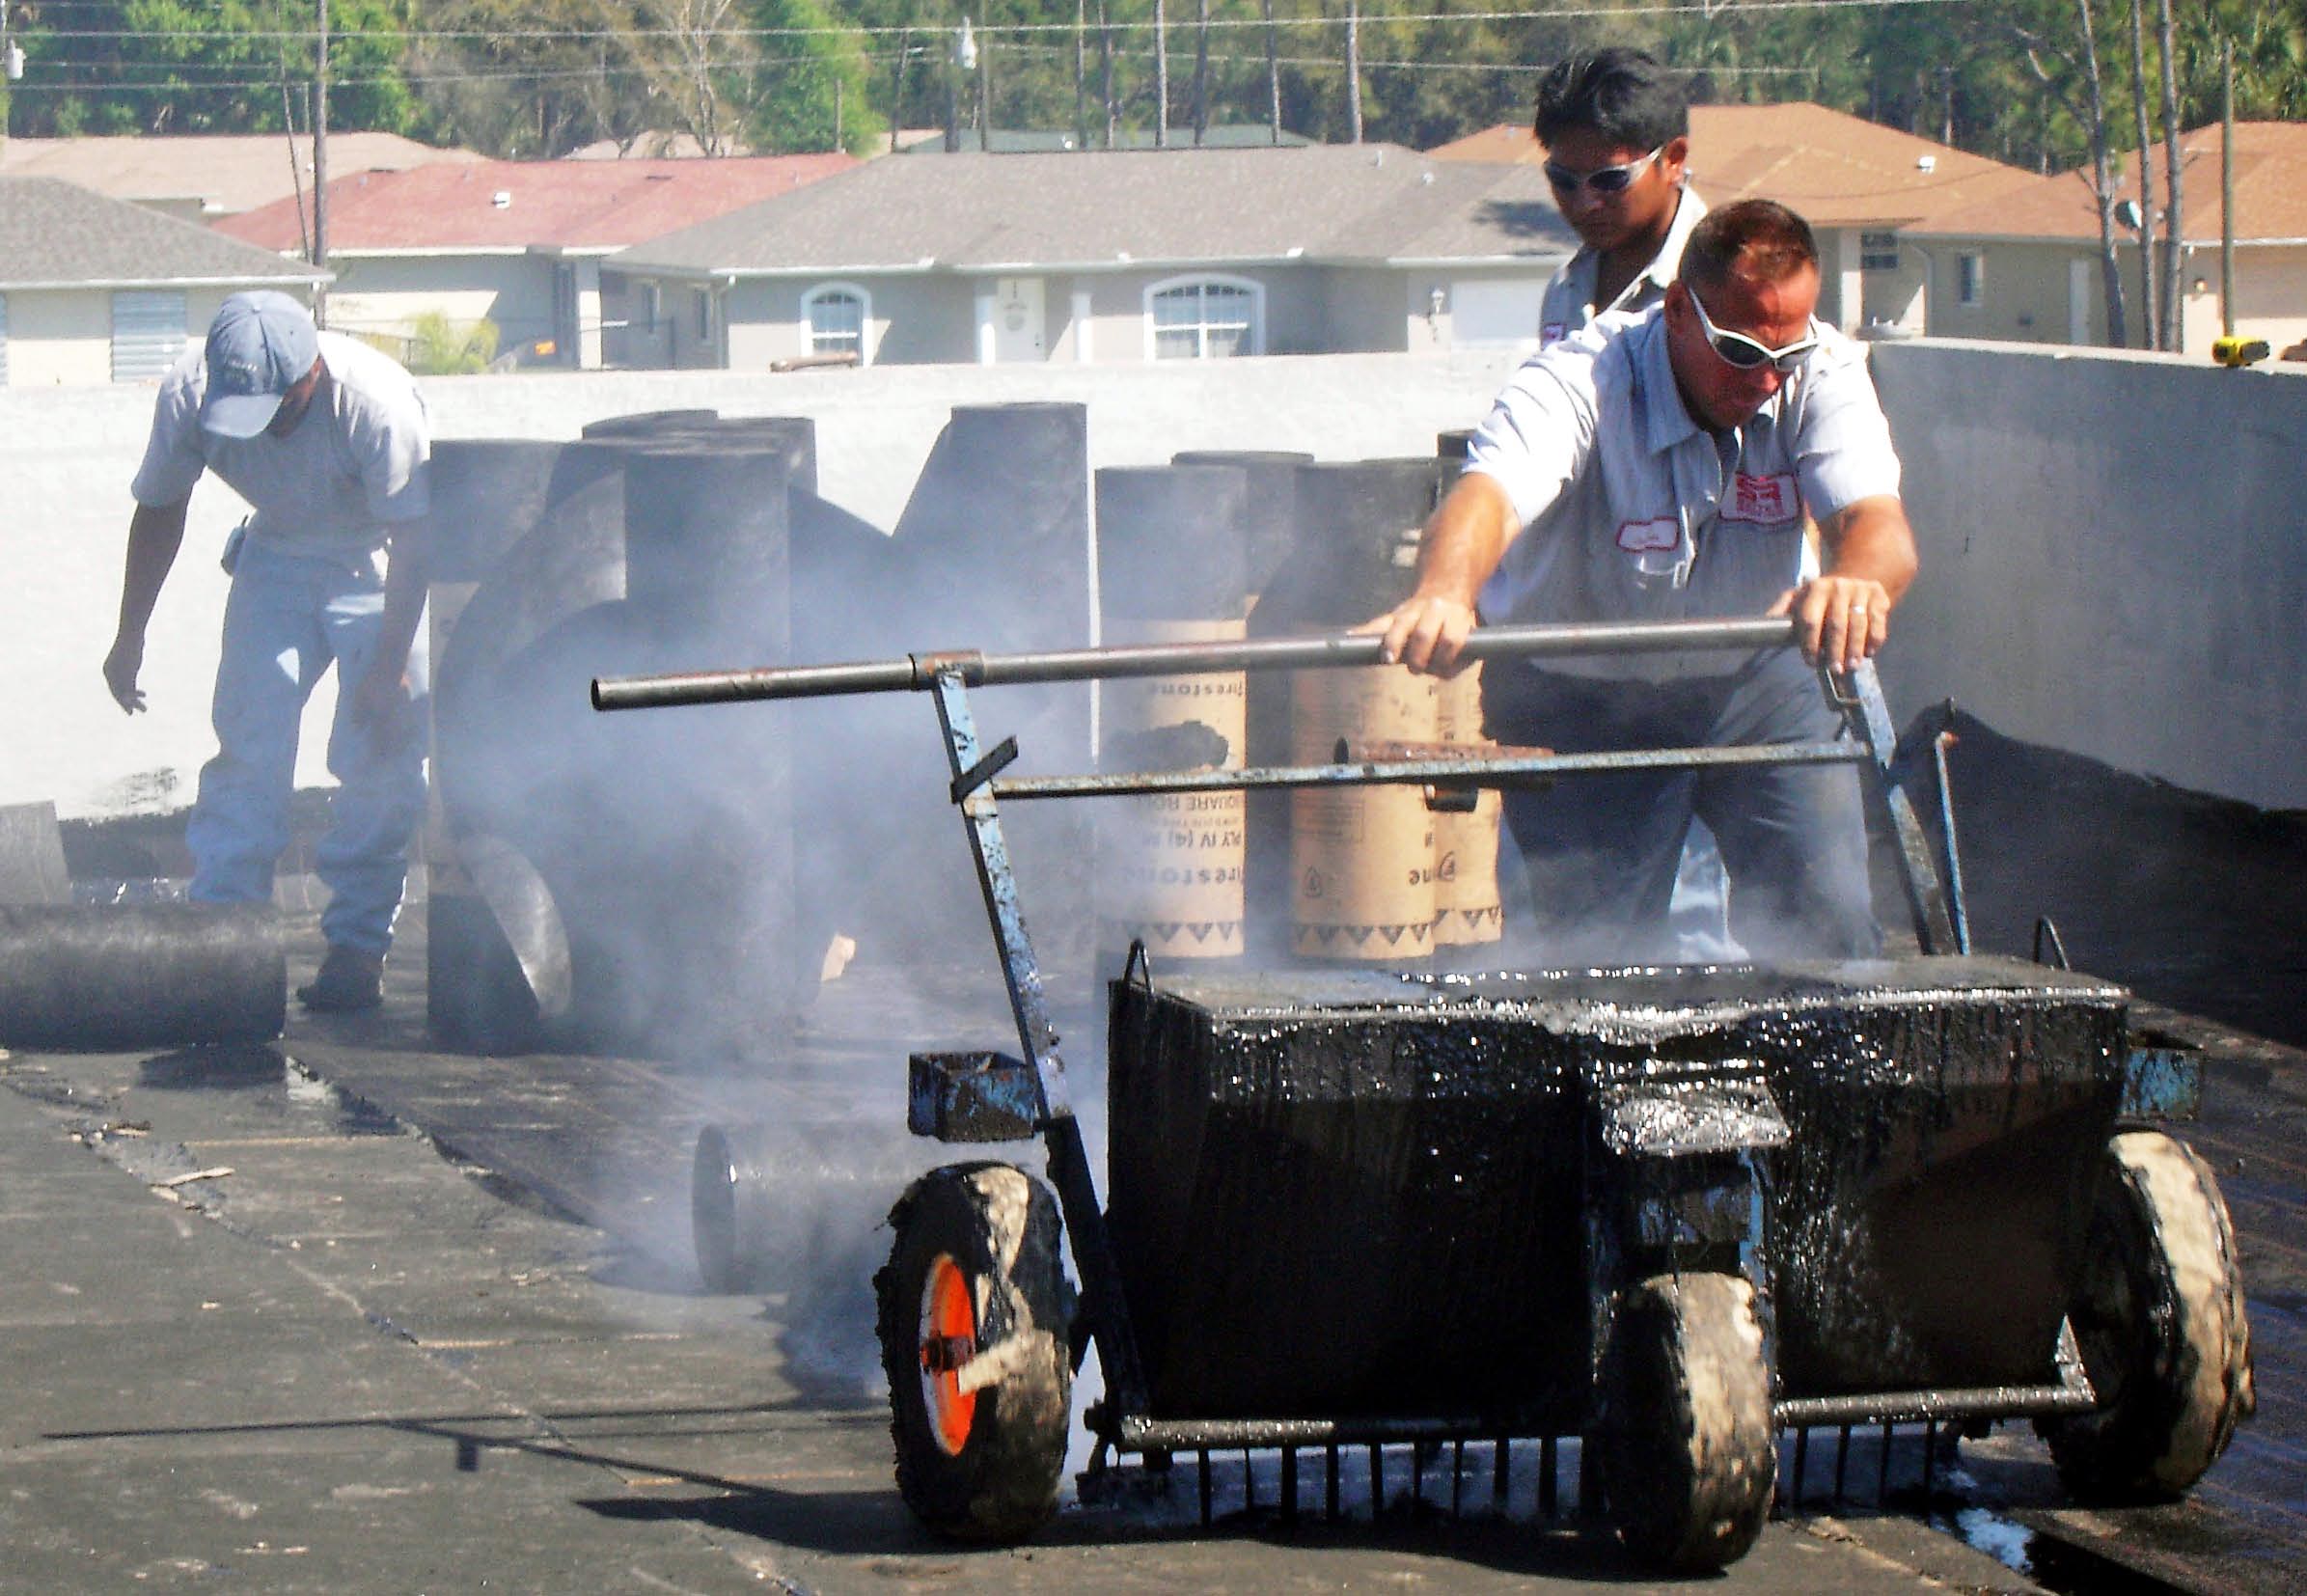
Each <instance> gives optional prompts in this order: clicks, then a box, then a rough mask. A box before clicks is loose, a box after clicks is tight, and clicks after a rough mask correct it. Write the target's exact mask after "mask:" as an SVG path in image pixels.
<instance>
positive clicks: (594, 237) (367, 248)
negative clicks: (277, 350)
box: [217, 154, 858, 369]
mask: <svg viewBox="0 0 2307 1596" xmlns="http://www.w3.org/2000/svg"><path fill="white" fill-rule="evenodd" d="M857 164H858V162H857V161H856V159H855V158H854V157H852V156H849V155H844V154H826V155H774V156H772V155H763V156H747V157H732V158H728V159H720V160H622V161H473V162H467V163H462V164H457V165H434V166H421V167H414V168H411V169H410V170H408V171H405V172H365V173H361V174H359V175H358V176H354V177H346V178H340V179H335V180H333V181H331V182H330V183H329V185H328V218H329V220H328V264H329V266H330V267H331V269H333V270H334V271H335V272H336V274H337V280H336V286H335V287H334V288H333V289H330V291H329V323H330V325H331V326H334V327H338V328H340V329H343V330H344V331H348V332H356V333H365V334H369V335H371V336H375V337H385V338H392V337H402V338H405V337H407V336H408V335H409V332H410V330H411V327H412V325H413V323H414V322H415V320H416V318H417V317H418V316H423V315H425V314H426V313H428V312H430V313H438V314H440V315H442V316H447V317H448V318H449V320H450V321H451V322H452V323H454V324H466V323H474V322H479V321H481V320H483V319H486V320H488V321H491V322H493V323H495V325H496V327H497V331H498V346H499V347H500V348H501V349H504V350H506V351H508V352H509V351H513V350H517V349H525V350H528V351H529V352H530V354H531V355H532V356H533V357H534V358H536V359H538V360H542V361H545V362H549V363H551V364H557V365H562V366H571V367H583V368H587V369H590V368H594V367H598V366H600V365H601V364H602V360H603V349H604V341H603V326H604V313H603V310H602V306H601V296H600V262H601V261H602V260H603V259H604V258H606V257H608V256H611V255H614V254H616V253H617V252H618V251H619V250H622V249H624V248H626V247H627V246H629V245H632V244H636V243H639V242H641V241H642V240H643V239H647V238H654V237H657V236H658V235H659V234H667V233H672V232H675V231H677V230H679V229H683V228H687V227H690V226H692V225H694V224H696V223H698V222H701V221H704V220H705V219H707V218H708V217H714V216H719V215H722V214H724V213H726V212H728V211H730V210H734V209H737V208H738V207H740V206H750V205H754V204H755V203H757V202H759V201H761V200H763V199H765V198H767V197H769V196H770V195H773V194H775V195H782V194H790V193H792V192H794V191H795V190H798V189H801V188H804V187H806V186H807V185H809V184H810V183H814V182H816V181H818V180H819V179H824V178H828V177H831V176H833V175H834V174H836V173H839V172H844V171H847V170H848V169H849V168H851V167H853V166H856V165H857ZM217 228H218V231H219V232H222V233H225V234H230V235H232V236H233V237H235V238H240V239H244V240H246V241H247V242H249V243H253V244H262V245H264V246H266V247H267V248H270V249H276V250H281V251H284V252H289V251H295V250H297V249H298V248H299V247H300V245H301V243H302V236H303V235H302V233H301V229H300V216H299V213H298V211H297V209H296V207H295V206H293V205H292V204H289V203H288V202H285V201H281V202H275V203H274V204H272V205H269V206H263V207H262V208H261V209H258V210H252V211H250V212H248V213H247V214H246V215H243V216H235V217H231V218H228V219H227V220H225V221H223V222H220V223H219V224H217ZM612 319H613V318H612ZM615 331H622V329H615ZM642 336H643V337H644V339H646V338H647V337H648V336H649V334H648V331H647V329H644V330H643V333H642ZM616 342H617V340H616V338H615V337H612V338H611V339H610V340H609V344H611V345H614V344H615V343H616Z"/></svg>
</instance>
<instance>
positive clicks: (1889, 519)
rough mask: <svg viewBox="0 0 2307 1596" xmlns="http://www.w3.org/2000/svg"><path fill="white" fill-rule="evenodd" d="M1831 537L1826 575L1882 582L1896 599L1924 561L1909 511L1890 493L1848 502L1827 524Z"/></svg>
mask: <svg viewBox="0 0 2307 1596" xmlns="http://www.w3.org/2000/svg"><path fill="white" fill-rule="evenodd" d="M1821 530H1822V532H1823V534H1824V537H1825V539H1826V574H1827V575H1828V576H1847V577H1855V578H1858V579H1860V580H1862V581H1870V582H1875V583H1878V584H1880V585H1881V589H1882V592H1883V594H1884V595H1885V596H1886V597H1887V598H1888V599H1889V600H1890V602H1891V603H1893V604H1896V603H1897V602H1898V601H1899V600H1900V599H1901V598H1903V597H1905V596H1906V592H1907V590H1908V589H1909V587H1911V586H1913V583H1914V572H1915V569H1916V566H1917V564H1918V560H1917V557H1916V555H1915V552H1914V532H1913V529H1912V528H1910V527H1909V526H1908V524H1907V511H1906V509H1905V507H1903V506H1902V505H1901V504H1900V503H1899V501H1898V500H1897V499H1894V498H1891V497H1889V496H1887V495H1885V496H1883V497H1881V498H1875V499H1861V500H1859V501H1858V502H1857V503H1856V504H1854V505H1850V506H1848V507H1846V508H1845V509H1843V510H1842V511H1841V512H1840V513H1839V514H1837V515H1835V516H1833V517H1832V518H1831V519H1830V521H1829V522H1828V524H1827V525H1826V527H1825V528H1822V529H1821Z"/></svg>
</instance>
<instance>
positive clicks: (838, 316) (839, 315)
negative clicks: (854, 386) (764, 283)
mask: <svg viewBox="0 0 2307 1596" xmlns="http://www.w3.org/2000/svg"><path fill="white" fill-rule="evenodd" d="M872 319H873V296H872V295H871V294H869V293H867V292H865V289H861V288H859V287H857V286H856V285H855V284H854V283H821V284H819V285H818V286H817V287H816V288H813V289H810V291H809V292H807V293H805V294H803V295H802V296H801V320H802V327H803V331H804V332H805V333H806V334H807V335H808V338H809V352H810V354H812V355H852V356H855V357H856V360H857V363H858V364H859V365H860V366H863V365H865V364H866V363H867V362H868V360H869V359H870V358H871V354H872V351H871V350H869V349H867V348H866V347H865V327H866V325H867V324H868V323H869V322H871V321H872Z"/></svg>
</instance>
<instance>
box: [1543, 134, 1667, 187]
mask: <svg viewBox="0 0 2307 1596" xmlns="http://www.w3.org/2000/svg"><path fill="white" fill-rule="evenodd" d="M1665 149H1666V147H1665V146H1664V145H1660V146H1659V147H1658V149H1656V150H1653V151H1651V152H1650V153H1649V154H1647V155H1644V156H1643V157H1642V158H1641V159H1640V160H1638V161H1628V162H1627V163H1626V164H1625V165H1624V166H1601V167H1596V168H1595V169H1594V170H1593V171H1591V172H1573V171H1571V170H1570V168H1569V167H1567V166H1556V165H1555V164H1554V163H1553V162H1552V161H1548V162H1547V163H1546V180H1547V181H1548V182H1550V183H1552V184H1553V185H1554V187H1556V188H1558V189H1560V190H1561V191H1562V192H1563V193H1565V194H1576V193H1577V192H1578V191H1579V189H1581V188H1591V189H1593V190H1594V192H1595V193H1597V194H1623V193H1625V192H1626V191H1627V189H1629V188H1630V187H1632V186H1633V185H1634V179H1635V178H1636V177H1637V176H1639V175H1640V173H1641V171H1642V168H1644V167H1646V166H1648V165H1649V164H1650V163H1651V162H1652V161H1655V160H1657V159H1658V158H1659V156H1660V155H1662V154H1663V153H1664V152H1665Z"/></svg>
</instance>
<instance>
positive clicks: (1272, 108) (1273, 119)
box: [1259, 0, 1281, 144]
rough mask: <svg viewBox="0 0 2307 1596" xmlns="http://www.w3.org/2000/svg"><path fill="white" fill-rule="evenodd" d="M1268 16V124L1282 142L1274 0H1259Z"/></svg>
mask: <svg viewBox="0 0 2307 1596" xmlns="http://www.w3.org/2000/svg"><path fill="white" fill-rule="evenodd" d="M1259 3H1260V7H1261V9H1262V10H1263V11H1264V13H1265V16H1266V125H1267V127H1268V128H1269V129H1270V130H1271V132H1272V142H1273V143H1275V144H1279V143H1280V142H1281V63H1280V61H1279V60H1278V59H1277V57H1276V55H1275V53H1274V0H1259Z"/></svg>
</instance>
